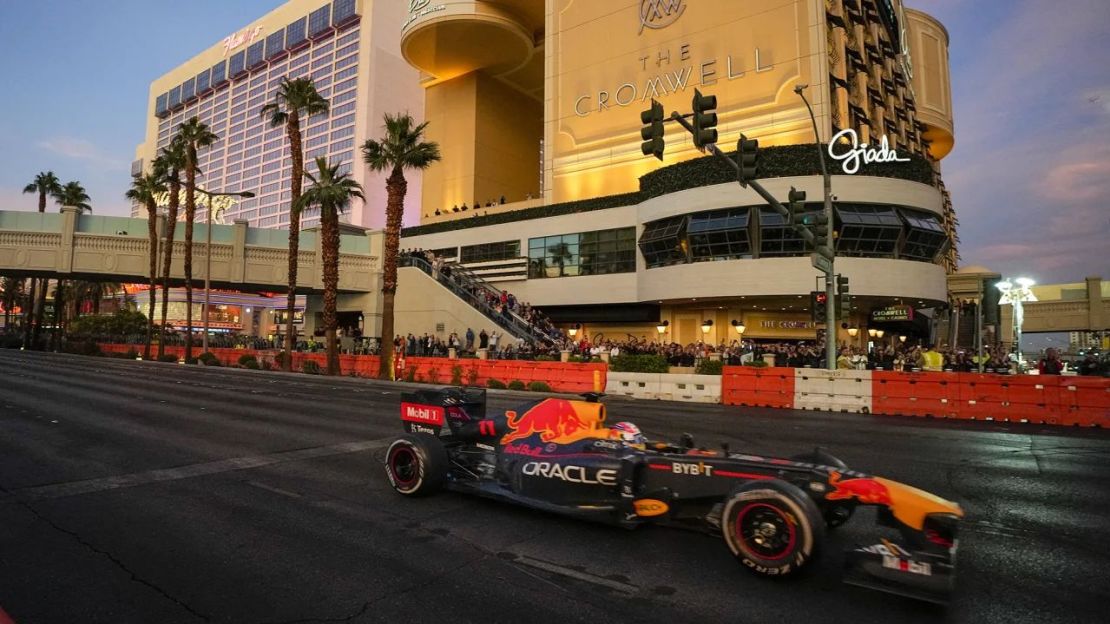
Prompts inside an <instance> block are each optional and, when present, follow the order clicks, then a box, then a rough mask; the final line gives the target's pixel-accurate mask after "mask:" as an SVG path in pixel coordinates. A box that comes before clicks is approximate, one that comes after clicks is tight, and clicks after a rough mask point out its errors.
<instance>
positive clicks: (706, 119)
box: [693, 89, 717, 150]
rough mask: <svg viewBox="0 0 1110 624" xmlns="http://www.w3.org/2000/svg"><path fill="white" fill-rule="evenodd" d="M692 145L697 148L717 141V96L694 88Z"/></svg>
mask: <svg viewBox="0 0 1110 624" xmlns="http://www.w3.org/2000/svg"><path fill="white" fill-rule="evenodd" d="M693 107H694V145H695V146H696V147H697V148H698V149H701V150H703V149H705V146H707V145H709V144H711V143H716V142H717V113H715V112H713V111H714V110H715V109H716V108H717V96H715V95H702V94H701V91H698V90H697V89H694V102H693Z"/></svg>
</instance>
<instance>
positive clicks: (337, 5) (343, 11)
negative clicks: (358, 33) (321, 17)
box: [331, 0, 355, 26]
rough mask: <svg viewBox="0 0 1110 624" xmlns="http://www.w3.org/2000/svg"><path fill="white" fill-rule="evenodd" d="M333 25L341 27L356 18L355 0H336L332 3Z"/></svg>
mask: <svg viewBox="0 0 1110 624" xmlns="http://www.w3.org/2000/svg"><path fill="white" fill-rule="evenodd" d="M332 7H333V9H332V17H331V23H332V25H333V26H339V25H341V24H343V23H344V22H346V21H348V20H352V19H354V18H355V0H335V2H333V3H332Z"/></svg>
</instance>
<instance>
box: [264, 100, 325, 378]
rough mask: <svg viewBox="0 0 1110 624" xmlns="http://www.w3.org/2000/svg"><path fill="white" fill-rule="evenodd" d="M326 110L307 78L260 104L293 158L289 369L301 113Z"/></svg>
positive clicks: (286, 366)
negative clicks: (279, 130)
mask: <svg viewBox="0 0 1110 624" xmlns="http://www.w3.org/2000/svg"><path fill="white" fill-rule="evenodd" d="M326 112H328V101H327V100H326V99H324V96H322V95H320V94H319V93H318V92H317V91H316V85H314V84H313V83H312V80H310V79H308V78H297V79H296V80H289V79H288V78H286V79H284V80H283V81H282V83H281V88H280V89H279V90H278V92H277V95H276V96H275V97H274V101H273V102H272V103H270V104H267V105H265V106H263V107H262V110H261V112H260V114H261V115H262V116H263V117H267V116H268V117H269V118H270V127H273V128H277V127H279V126H285V136H286V138H288V139H289V156H290V157H291V159H292V161H293V172H292V174H291V175H292V179H291V180H290V184H289V196H290V202H289V297H288V299H287V300H286V304H285V315H286V316H285V318H286V323H285V355H284V357H282V359H281V366H282V369H283V370H285V371H290V370H292V366H293V357H292V356H293V343H294V342H296V338H297V335H296V330H295V328H294V325H293V313H294V312H295V311H296V303H297V254H298V253H299V251H300V230H301V213H300V208H299V207H298V206H300V198H301V184H302V182H303V181H304V150H303V148H302V147H301V116H302V115H303V116H305V117H311V116H312V115H320V114H323V113H326Z"/></svg>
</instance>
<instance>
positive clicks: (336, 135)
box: [331, 126, 355, 141]
mask: <svg viewBox="0 0 1110 624" xmlns="http://www.w3.org/2000/svg"><path fill="white" fill-rule="evenodd" d="M354 133H355V127H354V126H348V127H346V128H343V129H342V130H336V131H335V132H332V133H331V140H332V141H334V140H336V139H342V138H343V137H349V136H351V135H352V134H354Z"/></svg>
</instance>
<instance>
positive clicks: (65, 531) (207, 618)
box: [0, 485, 212, 622]
mask: <svg viewBox="0 0 1110 624" xmlns="http://www.w3.org/2000/svg"><path fill="white" fill-rule="evenodd" d="M0 492H3V493H4V494H5V495H6V497H7V498H9V499H11V500H14V501H15V502H17V503H19V505H20V506H22V507H23V508H24V509H26V510H27V511H29V512H31V515H33V516H34V517H35V518H37V519H39V520H41V521H43V522H45V523H46V524H47V525H49V526H50V528H52V529H54V530H55V531H57V532H59V533H62V534H65V535H68V536H70V537H72V538H73V539H74V540H75V541H76V542H77V543H78V544H80V545H81V546H83V547H85V548H86V549H88V550H89V551H91V552H94V553H96V554H98V555H101V556H103V557H105V558H107V559H108V560H109V561H111V562H112V563H113V564H114V565H115V566H116V567H117V568H119V569H120V570H122V571H123V572H125V573H127V575H128V576H130V577H131V580H132V581H134V582H136V583H138V584H140V585H143V586H146V587H148V588H150V589H151V590H153V591H154V592H155V593H157V594H159V595H161V596H162V597H163V598H165V599H167V600H169V601H170V602H173V603H174V604H176V605H177V606H179V607H181V608H182V609H184V610H185V611H187V612H188V613H189V614H190V615H192V616H193V617H196V618H198V619H201V620H204V621H205V622H211V621H212V617H211V616H209V615H207V614H204V613H201V612H200V611H197V610H196V609H194V608H193V607H191V606H189V605H188V604H186V603H185V602H183V601H182V600H180V599H179V598H176V597H175V596H173V595H172V594H170V593H169V592H167V591H166V590H164V589H162V588H161V587H159V586H158V585H157V584H155V583H154V582H152V581H148V580H147V579H145V578H143V577H141V576H139V575H138V574H137V573H136V572H135V571H134V570H132V569H131V568H130V567H128V566H127V564H126V563H124V562H123V561H121V560H120V559H119V558H118V557H116V556H115V555H113V554H112V553H110V552H108V551H107V550H104V549H103V548H99V547H97V546H96V545H94V544H92V543H90V542H89V541H87V540H86V539H85V538H83V537H81V535H80V534H78V533H77V532H75V531H71V530H69V529H67V528H65V527H63V526H61V525H60V524H58V523H57V522H54V521H53V520H51V519H50V518H47V517H46V516H44V515H43V514H42V513H40V512H39V510H37V509H35V508H34V507H33V506H32V505H31V504H30V503H28V502H27V501H25V500H23V499H21V498H20V497H19V496H17V495H16V494H14V493H13V492H12V491H11V490H9V489H7V488H5V487H4V486H2V485H0Z"/></svg>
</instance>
